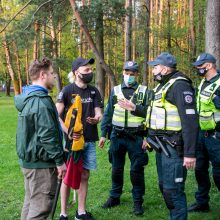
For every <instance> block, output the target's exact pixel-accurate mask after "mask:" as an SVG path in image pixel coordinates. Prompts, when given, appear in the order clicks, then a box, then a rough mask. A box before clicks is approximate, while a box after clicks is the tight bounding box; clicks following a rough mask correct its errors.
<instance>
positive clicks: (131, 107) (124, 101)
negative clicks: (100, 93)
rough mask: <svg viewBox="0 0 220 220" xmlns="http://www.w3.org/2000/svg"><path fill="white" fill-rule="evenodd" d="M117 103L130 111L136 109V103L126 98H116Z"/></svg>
mask: <svg viewBox="0 0 220 220" xmlns="http://www.w3.org/2000/svg"><path fill="white" fill-rule="evenodd" d="M118 105H119V106H120V107H121V108H123V109H126V110H128V111H132V112H133V111H135V109H136V105H135V104H134V103H132V102H131V101H129V100H127V99H120V100H118Z"/></svg>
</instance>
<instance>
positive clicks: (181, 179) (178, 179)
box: [175, 178, 183, 183]
mask: <svg viewBox="0 0 220 220" xmlns="http://www.w3.org/2000/svg"><path fill="white" fill-rule="evenodd" d="M182 182H183V178H176V179H175V183H182Z"/></svg>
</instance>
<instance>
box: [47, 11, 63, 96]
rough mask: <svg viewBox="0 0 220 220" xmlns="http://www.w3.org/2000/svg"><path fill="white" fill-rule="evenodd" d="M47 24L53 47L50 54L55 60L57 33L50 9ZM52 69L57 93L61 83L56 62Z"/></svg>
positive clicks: (56, 54)
mask: <svg viewBox="0 0 220 220" xmlns="http://www.w3.org/2000/svg"><path fill="white" fill-rule="evenodd" d="M49 26H50V35H51V44H52V48H53V50H52V56H53V59H54V60H55V61H56V60H57V58H58V45H57V33H56V31H55V27H54V22H53V15H52V12H51V11H50V22H49ZM53 69H54V72H55V76H56V90H57V94H59V93H60V91H61V89H62V84H61V79H60V73H59V68H58V66H57V64H56V63H54V66H53Z"/></svg>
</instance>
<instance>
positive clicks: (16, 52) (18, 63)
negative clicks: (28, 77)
mask: <svg viewBox="0 0 220 220" xmlns="http://www.w3.org/2000/svg"><path fill="white" fill-rule="evenodd" d="M13 45H14V49H15V57H16V64H17V71H18V82H19V93H21V92H22V79H21V65H20V59H19V53H18V47H17V44H16V42H15V41H13Z"/></svg>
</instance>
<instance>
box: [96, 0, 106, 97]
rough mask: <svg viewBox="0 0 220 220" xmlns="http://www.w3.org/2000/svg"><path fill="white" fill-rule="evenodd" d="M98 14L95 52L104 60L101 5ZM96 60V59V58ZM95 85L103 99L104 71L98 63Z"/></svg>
mask: <svg viewBox="0 0 220 220" xmlns="http://www.w3.org/2000/svg"><path fill="white" fill-rule="evenodd" d="M99 7H100V8H99V9H98V12H97V13H98V14H97V18H96V28H95V33H96V45H97V50H98V52H99V54H100V56H101V58H102V59H103V60H104V40H103V38H104V27H103V9H102V5H101V4H100V5H99ZM96 60H98V57H96ZM95 85H96V87H97V89H98V90H99V92H100V94H101V96H102V98H103V99H104V97H105V71H104V69H103V68H102V65H101V64H100V63H99V62H96V79H95Z"/></svg>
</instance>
